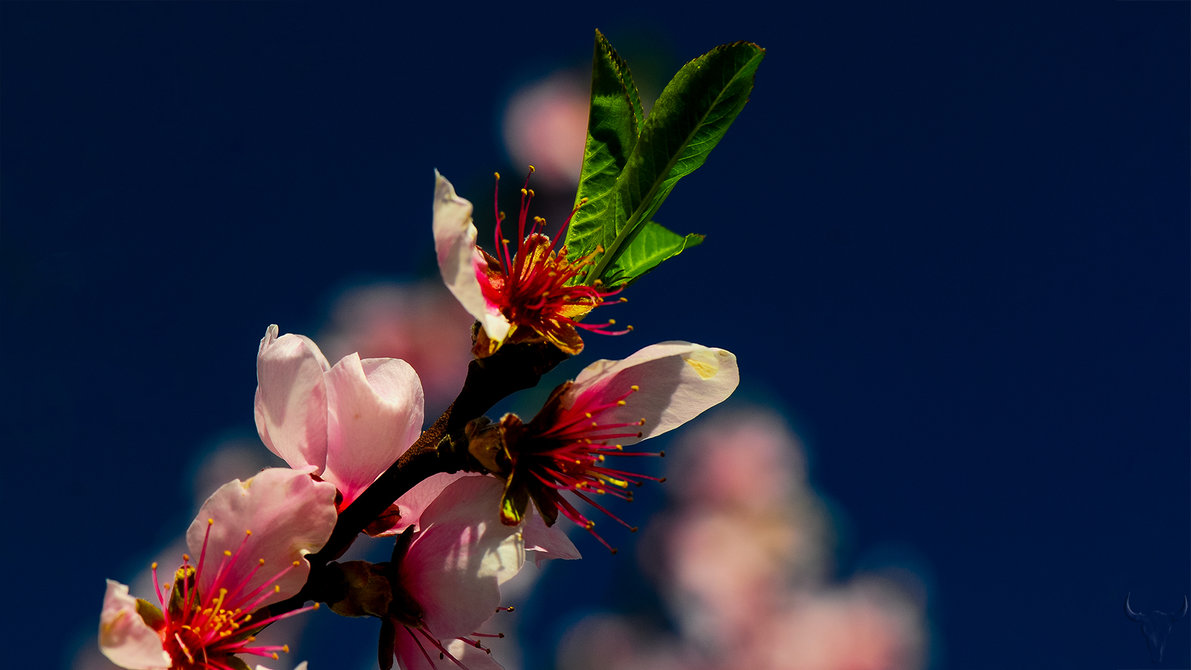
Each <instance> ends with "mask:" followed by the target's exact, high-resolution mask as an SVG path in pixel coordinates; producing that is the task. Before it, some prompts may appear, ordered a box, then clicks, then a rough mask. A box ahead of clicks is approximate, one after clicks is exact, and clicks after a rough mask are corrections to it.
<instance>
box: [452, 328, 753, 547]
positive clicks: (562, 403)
mask: <svg viewBox="0 0 1191 670" xmlns="http://www.w3.org/2000/svg"><path fill="white" fill-rule="evenodd" d="M739 380H740V377H739V372H738V370H737V368H736V357H735V356H734V355H733V354H732V353H731V352H728V351H724V350H723V349H713V348H709V347H704V346H702V345H699V344H692V343H689V342H663V343H661V344H655V345H651V346H648V347H645V348H644V349H641V350H640V351H638V352H637V353H635V354H633V355H631V356H629V357H628V358H625V359H624V360H620V361H609V360H600V361H596V362H594V363H592V364H591V365H589V366H587V367H586V368H584V369H583V371H582V372H580V373H579V376H578V377H576V378H575V380H574V381H573V382H568V383H566V384H563V385H562V386H560V387H558V388H557V389H555V390H554V392H553V393H552V394H551V396H550V399H549V400H547V402H546V405H545V406H544V407H543V408H542V410H541V411H540V412H539V413H538V414H537V416H535V417H534V418H533V420H531V421H530V422H529V423H523V422H522V421H521V419H520V418H518V417H517V416H516V415H512V414H509V415H506V416H505V417H504V418H502V419H501V421H500V424H499V426H500V428H499V430H500V437H501V439H500V444H501V445H502V449H501V451H499V452H496V451H494V450H491V449H489V450H488V451H483V450H484V446H483V443H481V446H480V447H479V448H477V449H473V451H472V453H473V454H476V455H477V458H479V459H480V461H481V462H483V463H485V465H486V466H487V467H489V469H491V470H492V471H494V472H499V473H501V474H504V475H505V476H506V477H507V484H506V488H505V493H504V496H503V497H502V499H501V514H502V519H503V520H504V522H505V523H510V524H516V523H520V521H521V519H522V517H523V515H524V514H525V513H526V510H527V508H528V507H529V503H530V501H531V500H532V501H533V503H534V505H535V506H536V507H537V509H538V510H539V511H540V512H541V514H542V517H543V518H544V519H545V521H546V523H547V524H553V523H554V521H555V520H556V519H557V517H558V515H559V514H560V513H561V514H562V515H563V516H565V517H567V518H568V519H570V520H572V521H574V522H575V523H577V524H579V525H580V526H583V527H584V528H586V529H587V530H592V528H593V527H594V526H595V522H594V521H592V520H591V519H589V518H587V517H586V516H584V515H583V513H581V512H580V511H579V510H578V509H576V508H575V506H574V505H573V504H571V502H570V501H568V500H567V499H566V498H565V497H563V495H562V492H563V491H569V492H571V493H573V494H574V495H575V496H577V497H578V498H579V499H581V500H583V501H585V502H587V503H588V504H590V505H592V506H594V507H595V508H597V509H599V510H601V511H604V512H605V513H607V514H608V515H609V516H610V517H611V518H613V519H616V520H617V521H618V522H620V523H622V524H624V525H626V526H628V524H627V523H625V522H624V521H622V520H620V519H619V518H617V517H616V516H614V515H612V514H611V513H609V512H607V510H606V509H605V508H604V507H603V506H601V505H600V504H599V503H597V502H596V501H595V500H593V498H592V495H605V494H608V495H612V496H615V497H619V498H623V499H627V500H631V499H632V493H631V492H630V491H629V490H628V487H629V485H630V484H640V483H641V482H642V481H643V480H645V479H655V478H653V477H649V476H645V475H639V474H634V473H633V472H631V471H628V470H625V469H622V466H619V465H617V466H613V465H612V464H609V463H608V462H607V459H608V457H614V458H615V457H632V456H642V455H653V456H657V455H659V454H643V453H640V452H627V451H625V450H624V448H625V446H628V445H633V444H636V443H637V442H640V441H641V440H644V439H646V438H649V437H653V436H655V435H660V434H662V433H665V432H666V431H668V430H671V429H673V428H676V427H678V426H680V425H682V424H683V423H686V422H687V421H689V420H691V419H693V418H694V417H696V416H698V415H699V414H700V413H702V412H703V411H704V410H706V409H708V408H709V407H712V406H714V405H716V404H718V403H720V402H722V401H723V400H725V399H726V398H727V397H728V396H729V395H731V393H732V391H734V390H735V389H736V386H737V384H738V383H739ZM477 452H479V453H477ZM593 534H594V531H593ZM596 538H597V539H600V541H601V542H603V543H604V544H605V546H608V545H607V542H605V541H604V540H603V539H602V538H600V537H599V535H596ZM609 548H611V547H609Z"/></svg>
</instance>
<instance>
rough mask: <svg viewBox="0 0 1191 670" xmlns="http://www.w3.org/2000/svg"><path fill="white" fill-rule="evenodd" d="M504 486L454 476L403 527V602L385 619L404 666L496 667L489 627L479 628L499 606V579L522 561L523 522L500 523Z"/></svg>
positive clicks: (480, 669)
mask: <svg viewBox="0 0 1191 670" xmlns="http://www.w3.org/2000/svg"><path fill="white" fill-rule="evenodd" d="M502 488H503V487H502V485H501V482H500V481H499V480H497V479H495V478H492V477H481V476H467V477H462V478H459V479H457V480H456V481H454V482H452V483H450V484H449V485H448V486H447V487H446V488H444V489H443V490H442V493H441V494H440V495H438V496H437V497H436V498H435V499H434V501H433V502H431V503H430V504H429V505H428V506H427V507H426V508H425V510H424V511H423V512H422V513H421V514H420V515H419V517H418V527H417V530H413V529H411V530H410V531H409V532H411V533H412V539H411V540H410V542H409V546H408V549H407V550H406V551H405V554H404V556H402V557H401V562H400V564H399V567H398V581H399V585H398V587H397V588H398V589H399V591H400V592H401V593H403V594H404V595H405V596H406V597H405V598H404V601H405V607H404V610H403V612H402V614H401V615H400V616H396V617H394V618H393V619H391V620H390V621H389V622H387V624H386V625H388V626H390V627H391V629H392V632H393V633H394V655H395V657H396V659H397V661H398V663H399V664H400V666H401V667H402V668H404V669H405V670H415V669H417V670H422V669H426V668H445V667H453V666H458V665H463V666H465V667H467V668H470V669H471V670H483V669H485V668H499V667H500V666H499V665H497V664H496V663H495V662H494V661H492V660H491V658H490V656H489V654H488V653H486V650H485V649H484V648H483V643H482V638H483V637H486V636H489V635H491V634H486V633H480V632H478V631H479V630H480V629H481V628H482V627H483V626H484V625H485V623H486V622H487V621H488V620H489V619H490V618H492V616H493V615H494V613H495V612H496V611H497V609H498V607H499V605H500V585H501V584H503V583H504V582H505V581H508V580H509V579H511V578H512V577H513V576H514V575H516V574H517V572H518V571H519V570H520V569H521V566H522V565H523V564H524V562H525V552H524V540H523V537H522V531H521V529H519V528H515V527H510V526H506V525H504V524H502V523H501V522H500V518H499V516H498V514H497V507H498V503H499V501H500V496H501V491H502ZM440 656H441V658H440Z"/></svg>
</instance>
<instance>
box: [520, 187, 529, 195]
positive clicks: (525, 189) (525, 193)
mask: <svg viewBox="0 0 1191 670" xmlns="http://www.w3.org/2000/svg"><path fill="white" fill-rule="evenodd" d="M521 195H529V189H527V188H523V189H521Z"/></svg>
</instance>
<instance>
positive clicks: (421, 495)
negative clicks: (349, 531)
mask: <svg viewBox="0 0 1191 670" xmlns="http://www.w3.org/2000/svg"><path fill="white" fill-rule="evenodd" d="M468 476H473V477H474V476H476V475H468V474H467V473H466V472H453V473H447V472H440V473H438V474H433V475H430V476H429V477H427V478H426V479H423V480H422V481H420V482H418V483H417V484H416V485H414V487H413V488H412V489H410V490H408V491H406V492H405V494H404V495H402V496H401V497H400V498H398V499H397V502H396V507H397V511H398V513H399V514H400V515H401V516H400V518H399V519H398V520H397V522H396V523H395V524H393V525H392V526H391V527H389V528H387V529H384V530H380V531H375V530H374V531H370V532H369V534H370V535H372V536H373V537H388V536H390V535H396V534H398V533H400V532H401V531H403V530H405V529H406V528H409V527H410V526H414V527H415V528H417V529H420V528H422V524H420V523H419V519H421V517H422V512H423V511H425V509H426V508H427V507H428V506H429V505H430V503H432V502H434V499H435V498H437V497H438V495H439V494H440V493H442V491H443V489H445V488H446V487H447V486H449V485H451V484H452V483H454V482H455V481H457V480H458V479H460V478H462V477H468Z"/></svg>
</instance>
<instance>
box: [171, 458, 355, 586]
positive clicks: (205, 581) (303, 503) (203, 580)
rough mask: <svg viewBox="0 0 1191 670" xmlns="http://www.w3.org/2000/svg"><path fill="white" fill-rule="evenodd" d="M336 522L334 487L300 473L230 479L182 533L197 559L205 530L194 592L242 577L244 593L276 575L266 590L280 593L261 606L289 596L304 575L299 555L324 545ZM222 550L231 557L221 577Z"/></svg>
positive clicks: (307, 568) (306, 570)
mask: <svg viewBox="0 0 1191 670" xmlns="http://www.w3.org/2000/svg"><path fill="white" fill-rule="evenodd" d="M336 518H337V515H336V513H335V487H334V486H333V485H332V484H330V483H328V482H321V481H316V480H314V479H313V478H311V476H310V475H309V474H307V473H305V472H302V471H298V470H290V469H288V468H269V469H267V470H262V471H261V472H259V473H257V474H256V476H254V477H252V478H251V479H249V480H247V481H244V482H241V481H240V480H239V479H233V480H232V481H230V482H228V483H227V484H224V485H223V486H221V487H219V489H218V490H216V491H215V493H213V494H211V497H210V498H207V501H206V502H205V503H203V506H202V508H201V509H199V513H198V516H197V517H195V520H194V522H193V523H191V524H190V528H189V530H187V532H186V544H187V545H188V546H189V547H190V551H191V553H192V554H193V555H194V556H195V557H198V556H199V555H200V554H201V553H202V551H203V537H204V536H205V535H206V534H207V529H208V526H210V537H209V538H208V541H207V548H206V555H205V557H204V561H205V563H204V565H203V568H202V570H201V571H200V572H199V590H200V592H204V593H211V592H212V590H211V587H212V584H213V583H214V581H215V579H216V578H217V577H218V578H219V579H220V582H221V584H232V585H235V584H240V583H243V582H244V581H245V580H246V579H247V580H248V585H249V586H248V589H247V590H248V591H250V590H252V589H255V588H256V587H258V586H261V585H263V584H265V583H266V582H269V580H271V579H272V578H273V577H275V576H277V575H281V576H280V577H279V578H278V579H277V580H276V581H273V582H271V583H270V584H269V586H268V588H273V586H278V587H280V590H279V591H278V592H277V593H276V594H274V595H273V596H271V597H270V598H268V599H267V600H266V601H265V602H264V604H268V603H273V602H278V601H280V600H284V599H286V598H288V597H290V596H292V595H294V594H295V593H297V592H298V591H299V590H300V589H301V588H302V586H303V585H304V584H305V583H306V575H307V574H308V573H309V572H310V564H309V563H307V562H306V561H305V560H304V559H303V557H304V556H305V555H306V554H309V553H312V552H315V551H318V550H319V549H321V548H322V546H323V545H324V544H326V542H327V539H328V538H330V537H331V530H332V529H333V528H334V527H335V520H336ZM247 531H251V534H248V533H247ZM225 551H230V552H231V554H232V557H231V559H230V564H229V565H228V567H227V568H226V569H225V571H224V572H223V574H222V575H221V574H220V570H219V566H220V564H221V562H222V561H223V560H225V558H226V557H225V556H224V552H225ZM261 560H263V561H264V563H263V564H261V563H259V562H260V561H261ZM295 561H297V563H298V564H297V565H296V566H295V565H294V562H295ZM258 566H259V567H258ZM254 570H255V571H256V572H255V573H254V574H252V576H251V578H249V574H250V573H253V571H254ZM282 573H284V574H282Z"/></svg>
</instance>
